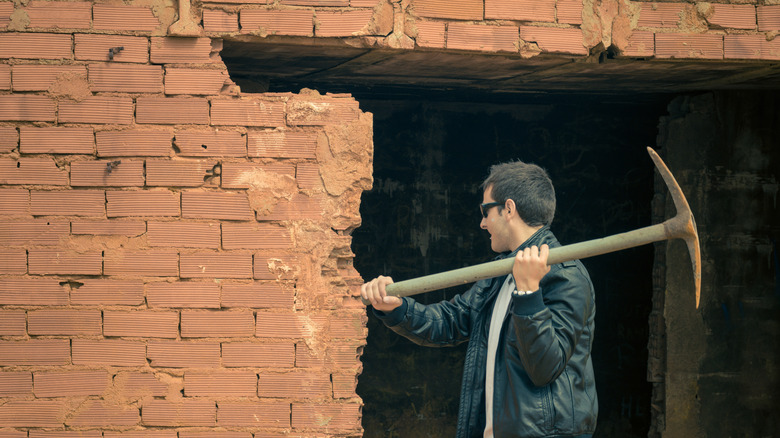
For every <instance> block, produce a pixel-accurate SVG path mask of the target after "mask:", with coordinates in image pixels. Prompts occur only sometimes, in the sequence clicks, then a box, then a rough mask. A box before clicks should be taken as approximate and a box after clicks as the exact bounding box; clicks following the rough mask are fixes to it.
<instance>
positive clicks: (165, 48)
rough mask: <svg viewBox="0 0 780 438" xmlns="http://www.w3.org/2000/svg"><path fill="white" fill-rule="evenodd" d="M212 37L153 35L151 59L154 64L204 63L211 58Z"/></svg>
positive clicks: (208, 61) (211, 60) (213, 60)
mask: <svg viewBox="0 0 780 438" xmlns="http://www.w3.org/2000/svg"><path fill="white" fill-rule="evenodd" d="M215 48H216V47H212V40H211V38H179V37H152V42H151V52H150V60H151V62H152V63H153V64H202V63H211V62H215V59H212V58H211V52H212V51H213V50H214V49H215Z"/></svg>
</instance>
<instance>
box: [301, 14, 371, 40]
mask: <svg viewBox="0 0 780 438" xmlns="http://www.w3.org/2000/svg"><path fill="white" fill-rule="evenodd" d="M373 15H374V11H372V10H362V9H354V10H349V11H334V12H329V11H324V10H318V11H317V18H316V24H317V25H316V27H315V28H314V34H315V35H316V36H317V37H346V36H352V35H363V34H366V33H367V32H371V31H370V30H368V25H369V24H370V23H371V18H372V17H373ZM371 33H372V34H380V33H379V32H371Z"/></svg>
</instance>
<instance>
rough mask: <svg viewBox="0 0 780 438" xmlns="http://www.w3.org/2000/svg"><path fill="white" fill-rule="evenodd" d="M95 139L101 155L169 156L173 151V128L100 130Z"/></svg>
mask: <svg viewBox="0 0 780 438" xmlns="http://www.w3.org/2000/svg"><path fill="white" fill-rule="evenodd" d="M95 140H96V142H97V152H98V156H100V157H126V156H148V157H167V156H168V155H170V154H171V152H172V147H173V130H172V129H167V130H140V129H130V130H127V131H98V132H97V133H95Z"/></svg>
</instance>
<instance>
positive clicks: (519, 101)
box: [222, 41, 780, 438]
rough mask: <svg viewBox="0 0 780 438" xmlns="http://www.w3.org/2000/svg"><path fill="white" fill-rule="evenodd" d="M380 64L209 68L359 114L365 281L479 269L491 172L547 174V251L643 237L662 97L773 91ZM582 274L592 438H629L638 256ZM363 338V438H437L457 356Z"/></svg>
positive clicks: (228, 56)
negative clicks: (345, 102)
mask: <svg viewBox="0 0 780 438" xmlns="http://www.w3.org/2000/svg"><path fill="white" fill-rule="evenodd" d="M394 53H395V54H388V53H387V52H386V51H385V52H383V51H380V50H373V51H372V50H368V49H361V48H353V47H340V46H334V45H331V46H323V47H320V46H318V47H313V46H311V45H309V44H307V45H284V44H256V43H250V42H246V41H226V42H225V48H224V50H223V52H222V57H223V59H224V61H225V63H226V64H227V66H228V70H229V71H230V73H231V78H232V79H233V80H234V81H236V83H237V84H238V85H240V86H241V88H242V91H245V92H263V91H274V92H283V91H290V92H298V91H299V90H300V89H302V88H310V89H316V90H318V91H319V92H321V93H326V92H333V93H344V92H348V93H352V94H353V95H354V96H355V98H356V99H357V100H358V101H359V102H360V107H361V109H362V110H363V111H367V112H371V113H373V114H374V148H375V151H374V152H375V155H374V188H373V189H372V190H371V191H368V192H365V193H364V194H363V196H362V203H361V209H360V211H361V215H362V219H363V224H362V226H361V227H360V228H358V229H357V230H355V231H354V232H353V238H354V240H353V246H352V249H353V251H354V253H355V254H356V256H355V266H356V268H357V270H358V271H359V272H360V274H361V275H362V276H363V278H364V279H366V280H368V279H371V278H374V277H375V276H377V275H390V276H392V277H393V278H394V279H396V280H403V279H408V278H413V277H418V276H421V275H426V274H431V273H435V272H440V271H444V270H449V269H454V268H458V267H462V266H467V265H471V264H475V263H481V262H484V261H489V260H490V259H491V258H492V257H493V254H492V253H491V250H490V243H489V239H488V235H487V233H486V232H485V231H483V230H481V229H480V228H479V220H480V216H479V211H478V208H477V206H478V204H479V202H480V201H481V196H482V193H481V191H480V184H481V182H482V180H483V178H484V177H485V176H486V175H487V173H488V169H489V166H490V165H492V164H495V163H499V162H503V161H507V160H518V159H519V160H523V161H529V162H534V163H537V164H539V165H541V166H542V167H544V168H546V169H547V171H548V172H549V174H550V176H551V178H552V180H553V182H554V184H555V187H556V192H557V196H558V209H557V212H556V219H555V221H554V222H553V225H552V230H553V232H554V233H555V234H556V235H557V237H558V239H559V240H560V241H561V242H562V243H563V244H566V243H576V242H579V241H583V240H588V239H594V238H599V237H604V236H607V235H611V234H614V233H619V232H624V231H629V230H632V229H635V228H639V227H642V226H646V225H650V221H651V219H650V218H651V200H652V198H653V195H654V167H653V164H652V162H651V160H650V158H649V157H648V156H647V153H646V151H645V148H646V147H647V146H651V147H652V146H655V145H656V136H657V135H658V123H659V118H660V117H662V116H664V115H665V114H667V108H666V106H667V104H668V103H669V102H670V101H671V100H672V99H673V98H674V96H675V95H679V94H681V93H689V92H690V93H695V92H696V91H697V90H698V89H705V88H709V87H713V86H717V87H726V88H741V87H743V86H749V85H750V83H751V82H753V83H754V84H755V82H754V81H755V80H756V78H757V77H761V78H762V81H764V82H762V83H763V84H765V85H766V86H773V85H772V84H775V85H774V86H776V84H777V82H778V78H779V77H780V75H778V72H777V70H776V69H774V67H773V68H764V69H763V70H761V69H758V68H755V67H753V70H755V71H753V70H751V69H750V68H751V66H750V65H749V64H745V63H726V62H721V63H718V64H713V63H689V64H684V63H679V62H678V63H675V62H666V63H659V62H653V63H651V62H644V61H642V60H635V61H633V62H627V61H620V60H613V59H611V57H610V56H609V54H608V53H606V52H605V53H603V54H602V55H599V56H598V57H595V58H592V59H586V60H579V61H576V62H575V61H573V60H571V59H562V58H542V57H538V58H534V59H531V60H523V59H520V58H517V57H508V56H500V55H469V54H450V53H447V54H444V53H436V52H417V51H415V52H403V51H400V52H399V51H395V52H394ZM575 64H576V65H575ZM758 70H761V71H760V72H759V71H758ZM751 72H752V73H751ZM694 78H695V79H694ZM583 262H584V263H585V265H586V267H587V268H588V269H589V271H590V274H591V277H592V279H593V282H594V285H595V288H596V295H597V318H596V338H595V344H594V351H593V356H594V366H595V369H596V377H597V388H598V393H599V402H600V413H599V426H598V430H597V436H598V437H623V438H625V437H645V436H647V434H648V429H649V427H650V403H651V385H650V383H648V382H647V355H648V353H647V343H648V316H649V314H650V310H651V306H652V302H651V295H652V274H653V273H652V269H653V247H652V246H645V247H640V248H636V249H632V250H627V251H623V252H620V253H615V254H609V255H604V256H599V257H595V258H591V259H587V260H584V261H583ZM462 290H464V289H463V288H461V289H455V288H453V289H450V290H444V291H437V292H430V293H428V294H425V295H421V296H419V297H418V299H419V300H421V301H422V302H425V303H432V302H436V301H439V300H442V299H448V298H449V297H451V296H452V295H453V294H456V293H459V292H461V291H462ZM368 327H369V335H368V345H367V346H366V348H365V350H364V354H363V357H362V360H363V364H364V369H363V373H362V375H360V377H359V384H358V388H357V392H358V394H359V395H360V396H361V397H362V399H363V401H364V403H365V407H364V408H363V427H364V428H365V436H366V437H369V438H370V437H405V438H406V437H412V438H413V437H445V436H454V431H455V423H456V414H457V407H458V398H459V391H460V377H461V367H462V363H463V354H464V352H465V345H463V346H460V347H456V348H446V349H432V348H424V347H418V346H416V345H414V344H412V343H411V342H409V341H407V340H406V339H403V338H401V337H399V336H397V335H395V334H394V333H392V332H391V331H389V330H388V329H386V328H385V327H384V326H382V325H381V324H380V323H378V321H377V320H376V319H375V318H374V317H373V316H370V318H369V322H368Z"/></svg>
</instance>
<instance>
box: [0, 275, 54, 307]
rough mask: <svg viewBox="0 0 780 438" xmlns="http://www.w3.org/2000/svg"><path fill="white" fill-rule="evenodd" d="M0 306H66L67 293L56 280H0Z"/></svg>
mask: <svg viewBox="0 0 780 438" xmlns="http://www.w3.org/2000/svg"><path fill="white" fill-rule="evenodd" d="M0 304H5V305H20V306H25V305H33V306H38V305H40V306H62V305H66V304H68V291H67V290H66V289H65V288H64V287H62V286H61V285H60V284H59V282H58V281H57V280H50V279H38V278H16V279H8V278H6V279H0Z"/></svg>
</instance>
